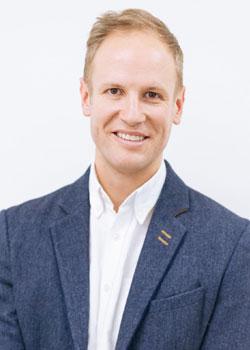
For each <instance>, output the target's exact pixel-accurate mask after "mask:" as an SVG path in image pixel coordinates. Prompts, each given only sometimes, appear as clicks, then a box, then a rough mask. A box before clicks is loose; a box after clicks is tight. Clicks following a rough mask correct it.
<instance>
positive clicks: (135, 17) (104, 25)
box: [83, 9, 183, 89]
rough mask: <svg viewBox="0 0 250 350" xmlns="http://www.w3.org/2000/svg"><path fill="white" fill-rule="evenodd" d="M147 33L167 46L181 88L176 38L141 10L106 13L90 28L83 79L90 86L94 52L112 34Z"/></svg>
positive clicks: (180, 59) (179, 57) (181, 67)
mask: <svg viewBox="0 0 250 350" xmlns="http://www.w3.org/2000/svg"><path fill="white" fill-rule="evenodd" d="M136 30H139V31H149V32H151V33H153V34H156V35H157V37H158V38H159V39H160V40H161V41H162V42H163V43H164V44H166V45H167V47H168V49H169V50H170V52H171V53H172V55H173V58H174V61H175V65H176V75H177V84H176V85H177V86H176V88H177V89H179V88H181V87H182V86H183V52H182V50H181V48H180V45H179V43H178V41H177V39H176V37H175V36H174V35H173V34H172V33H171V32H170V30H169V29H168V27H167V26H166V25H165V23H164V22H162V21H161V20H160V19H159V18H157V17H155V16H153V15H152V14H151V13H149V12H147V11H145V10H141V9H126V10H124V11H121V12H115V11H107V12H105V13H104V14H103V15H101V16H100V17H97V21H96V22H95V23H94V25H93V26H92V29H91V31H90V33H89V38H88V40H87V51H86V56H85V64H84V72H83V78H84V80H85V82H86V83H87V84H89V85H91V82H90V79H91V69H92V62H93V60H94V57H95V54H96V51H97V50H98V48H99V47H100V45H101V44H102V42H103V41H104V40H105V39H106V38H107V36H108V35H110V34H111V33H114V32H126V31H136Z"/></svg>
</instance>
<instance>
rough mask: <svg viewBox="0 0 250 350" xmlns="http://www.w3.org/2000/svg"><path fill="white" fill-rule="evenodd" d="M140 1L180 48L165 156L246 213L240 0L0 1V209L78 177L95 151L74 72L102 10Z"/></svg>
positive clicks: (249, 175) (200, 186) (247, 119)
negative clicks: (174, 117)
mask: <svg viewBox="0 0 250 350" xmlns="http://www.w3.org/2000/svg"><path fill="white" fill-rule="evenodd" d="M127 7H137V8H143V9H146V10H149V11H151V12H152V13H153V14H155V15H156V16H158V17H159V18H161V19H162V20H164V21H165V22H166V23H167V25H168V26H169V27H170V29H171V30H172V31H173V32H174V33H175V35H176V36H177V38H178V40H179V42H180V44H181V46H182V48H183V51H184V54H185V75H184V81H185V86H186V104H185V108H184V114H183V120H182V123H181V124H180V125H179V126H174V127H173V130H172V135H171V138H170V142H169V144H168V146H167V148H166V151H165V157H166V158H167V159H168V160H169V161H170V163H171V165H172V166H173V168H174V169H175V171H176V172H177V174H178V175H179V176H180V177H181V178H182V179H183V180H184V181H185V182H186V183H187V184H188V185H190V186H191V187H193V188H195V189H197V190H198V191H200V192H202V193H204V194H206V195H208V196H209V197H212V198H213V199H215V200H217V201H218V202H220V203H221V204H223V205H224V206H226V207H227V208H229V209H231V210H232V211H234V212H236V213H238V214H239V215H241V216H245V217H248V218H249V217H250V181H249V180H250V157H249V150H250V137H249V134H250V40H249V33H250V21H249V5H248V1H247V0H246V1H243V0H238V1H229V0H220V1H216V0H210V1H201V0H190V1H186V0H183V1H181V0H171V1H166V0H165V1H162V0H161V1H157V0H154V1H145V0H144V1H135V0H133V1H128V0H126V1H121V0H120V1H118V0H116V1H97V0H92V1H89V2H84V1H83V0H81V1H80V0H75V1H74V0H73V1H65V0H60V1H59V0H43V1H34V0H22V1H18V0H8V1H5V2H2V5H0V36H1V37H0V39H1V40H0V50H1V51H0V53H1V54H0V99H1V100H0V101H1V102H0V164H1V169H0V209H2V208H7V207H9V206H12V205H15V204H19V203H21V202H23V201H26V200H28V199H32V198H35V197H39V196H41V195H44V194H47V193H49V192H51V191H54V190H56V189H57V188H59V187H61V186H64V185H66V184H68V183H70V182H73V181H74V180H76V179H77V178H78V177H80V176H81V175H82V174H83V173H84V171H85V169H86V168H87V166H88V164H89V162H90V161H91V159H92V157H93V155H94V146H93V144H92V141H91V138H90V133H89V120H88V119H87V118H85V117H83V116H82V113H81V104H80V98H79V78H80V76H81V74H82V68H83V62H84V53H85V41H86V39H87V36H88V32H89V30H90V27H91V25H92V24H93V22H94V21H95V18H96V16H98V15H99V14H101V13H102V12H104V11H106V10H110V9H111V10H120V9H124V8H127Z"/></svg>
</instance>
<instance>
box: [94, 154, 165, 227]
mask: <svg viewBox="0 0 250 350" xmlns="http://www.w3.org/2000/svg"><path fill="white" fill-rule="evenodd" d="M166 175H167V169H166V165H165V162H164V160H163V159H162V162H161V165H160V168H159V169H158V170H157V172H156V173H155V174H154V175H153V176H152V177H151V178H150V179H149V180H148V181H147V182H145V183H144V184H143V185H142V186H140V187H138V188H137V189H136V190H135V191H134V192H132V193H131V194H130V195H129V196H128V197H127V198H126V199H125V200H124V202H123V203H122V204H121V206H120V208H119V211H123V210H126V208H128V207H131V206H133V209H134V214H135V216H136V219H137V221H138V222H139V224H143V223H144V221H145V220H146V217H147V215H148V214H149V212H150V211H151V210H152V209H153V207H154V206H155V203H156V201H157V199H158V197H159V195H160V192H161V189H162V187H163V184H164V182H165V178H166ZM89 193H90V205H91V211H92V213H93V214H94V215H95V216H96V217H97V218H99V217H100V216H101V215H102V213H103V212H104V209H105V206H107V208H108V209H110V210H112V208H113V204H112V202H111V200H110V198H109V196H108V195H107V193H106V192H105V191H104V190H103V188H102V186H101V184H100V183H99V181H98V178H97V175H96V171H95V164H94V162H92V164H91V167H90V176H89Z"/></svg>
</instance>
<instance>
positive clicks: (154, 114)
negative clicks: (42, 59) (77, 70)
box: [81, 31, 184, 175]
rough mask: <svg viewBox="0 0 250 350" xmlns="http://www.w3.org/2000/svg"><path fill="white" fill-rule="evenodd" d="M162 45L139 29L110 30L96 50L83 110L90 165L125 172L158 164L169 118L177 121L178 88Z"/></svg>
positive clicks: (150, 171)
mask: <svg viewBox="0 0 250 350" xmlns="http://www.w3.org/2000/svg"><path fill="white" fill-rule="evenodd" d="M175 88H176V68H175V63H174V59H173V57H172V55H171V53H170V52H169V51H168V49H167V47H166V46H165V45H164V44H163V43H162V42H161V41H160V40H159V39H158V38H156V36H154V35H152V34H149V33H145V32H137V31H136V32H128V33H115V34H111V35H110V36H109V37H107V38H106V39H105V40H104V42H103V43H102V44H101V46H100V47H99V49H98V50H97V52H96V55H95V58H94V60H93V66H92V76H91V90H90V87H89V86H87V85H86V84H85V83H84V82H83V81H82V83H81V96H82V104H83V111H84V114H85V115H86V116H89V117H90V118H91V119H90V121H91V134H92V138H93V140H94V142H95V145H96V159H95V163H96V167H97V169H98V170H101V169H104V168H105V167H108V168H109V169H111V170H113V171H115V172H119V173H123V174H128V175H133V174H136V173H138V174H139V173H142V172H143V173H144V174H147V173H148V174H149V175H150V174H151V175H152V174H153V173H154V172H155V171H156V170H157V169H158V167H159V165H160V162H161V159H162V154H163V150H164V148H165V146H166V144H167V142H168V139H169V135H170V131H171V127H172V123H174V124H179V122H180V116H181V112H182V106H183V101H184V89H181V90H180V91H179V92H178V93H176V90H175Z"/></svg>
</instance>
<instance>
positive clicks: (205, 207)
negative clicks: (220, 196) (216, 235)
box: [189, 187, 250, 239]
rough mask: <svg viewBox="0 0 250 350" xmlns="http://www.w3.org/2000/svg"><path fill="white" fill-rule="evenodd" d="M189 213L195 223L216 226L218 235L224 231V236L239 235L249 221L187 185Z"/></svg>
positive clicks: (210, 226) (210, 227) (209, 226)
mask: <svg viewBox="0 0 250 350" xmlns="http://www.w3.org/2000/svg"><path fill="white" fill-rule="evenodd" d="M189 199H190V208H189V209H190V215H192V217H193V221H194V223H195V224H196V225H200V226H203V227H204V230H205V231H207V230H206V228H209V231H210V232H211V231H212V230H211V229H212V228H213V231H214V229H215V228H216V230H217V232H220V235H221V234H222V233H223V232H224V233H225V235H226V238H227V239H228V238H229V236H230V235H231V236H239V235H241V233H242V232H243V231H244V230H245V229H246V228H247V226H249V224H250V221H249V220H248V219H247V218H244V217H241V216H239V215H238V214H236V213H234V212H233V211H231V210H230V209H228V208H226V207H225V206H223V205H222V204H220V203H218V202H217V201H216V200H214V199H212V198H210V197H208V196H207V195H205V194H202V193H200V192H199V191H197V190H195V189H193V188H190V187H189Z"/></svg>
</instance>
